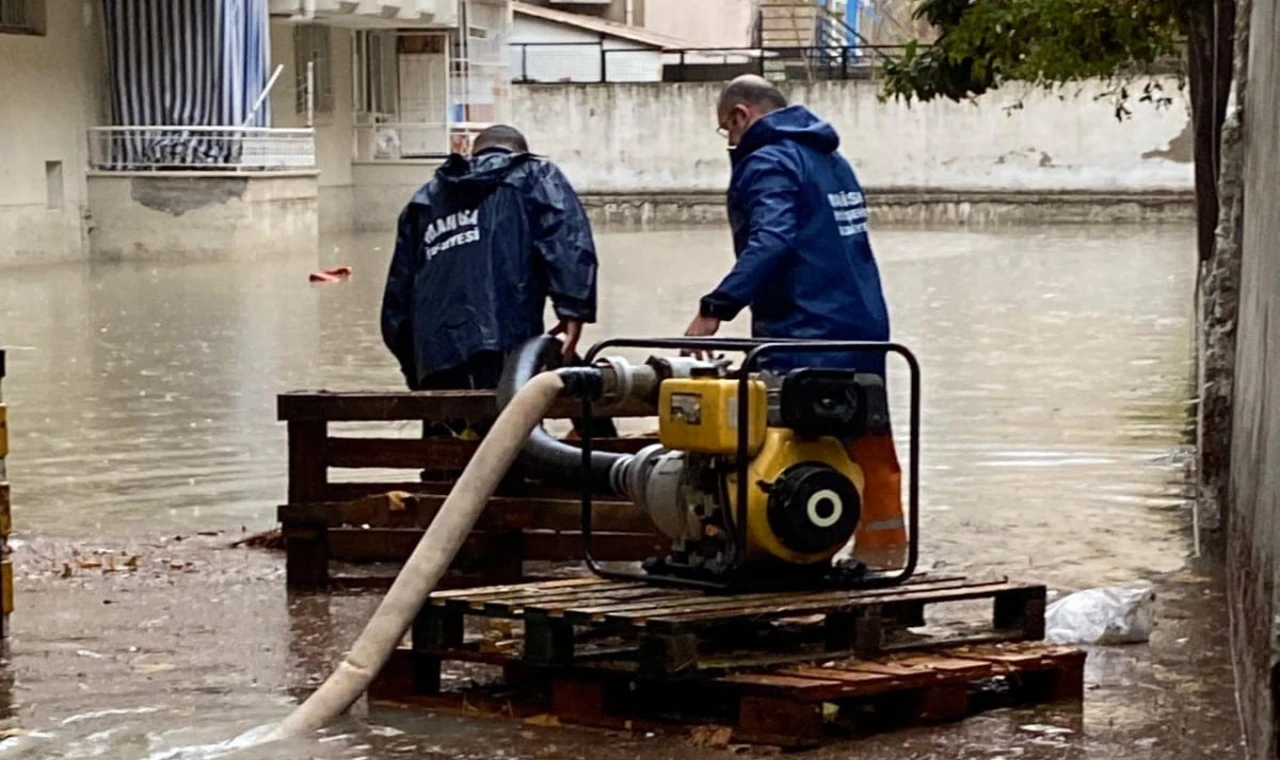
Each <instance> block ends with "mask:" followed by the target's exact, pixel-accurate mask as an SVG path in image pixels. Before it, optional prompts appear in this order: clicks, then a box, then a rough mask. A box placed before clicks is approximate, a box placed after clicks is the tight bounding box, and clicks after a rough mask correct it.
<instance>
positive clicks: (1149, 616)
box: [1044, 587, 1156, 644]
mask: <svg viewBox="0 0 1280 760" xmlns="http://www.w3.org/2000/svg"><path fill="white" fill-rule="evenodd" d="M1044 617H1045V621H1044V623H1045V638H1046V639H1048V640H1049V641H1050V642H1052V643H1054V644H1137V643H1141V642H1144V641H1146V640H1147V639H1149V638H1151V630H1152V629H1153V628H1155V625H1156V594H1155V592H1154V591H1152V590H1151V589H1149V588H1121V587H1108V588H1091V589H1089V590H1087V591H1078V592H1076V593H1074V594H1070V595H1068V596H1065V597H1063V598H1061V599H1059V600H1058V601H1056V602H1054V603H1053V604H1050V605H1049V608H1048V609H1047V610H1045V615H1044Z"/></svg>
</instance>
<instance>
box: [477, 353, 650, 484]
mask: <svg viewBox="0 0 1280 760" xmlns="http://www.w3.org/2000/svg"><path fill="white" fill-rule="evenodd" d="M562 363H563V362H562V359H561V346H560V341H558V340H556V339H555V338H553V337H551V336H550V335H541V336H538V337H537V338H532V339H530V340H528V341H526V342H525V343H524V344H523V345H521V346H520V347H519V348H517V349H516V350H514V351H512V352H511V354H510V355H509V356H507V360H506V364H505V366H503V368H502V379H501V380H499V381H498V389H497V398H498V411H502V410H503V409H505V408H506V407H507V404H509V403H510V402H511V399H513V398H515V395H516V393H518V392H519V391H520V389H521V388H523V387H524V385H525V383H527V382H529V381H530V380H531V379H533V377H534V376H535V375H537V374H538V373H539V372H542V371H544V370H550V369H556V368H558V367H559V366H560V365H561V364H562ZM630 458H631V455H630V454H614V453H610V452H607V451H592V452H591V471H590V472H589V473H587V477H589V478H590V479H591V488H592V490H593V491H595V492H596V493H599V494H608V495H620V494H621V487H620V484H618V483H615V478H614V477H613V472H614V470H615V468H617V467H618V465H619V464H620V463H621V462H623V461H625V460H628V459H630ZM520 461H521V463H522V464H524V465H525V466H527V467H529V468H530V469H532V470H533V471H534V472H536V473H537V474H539V475H542V476H544V477H546V478H548V479H549V480H554V481H556V482H560V483H566V484H577V483H579V482H581V479H582V477H583V472H582V449H580V448H578V447H577V446H574V445H572V444H569V443H565V442H564V441H561V440H559V439H558V438H556V437H555V436H553V435H551V434H550V433H548V432H547V431H546V428H544V427H543V426H541V425H539V426H538V427H536V428H534V431H533V433H532V434H531V435H530V436H529V440H528V442H527V443H525V445H524V449H523V450H522V451H521V454H520Z"/></svg>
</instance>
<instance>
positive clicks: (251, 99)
mask: <svg viewBox="0 0 1280 760" xmlns="http://www.w3.org/2000/svg"><path fill="white" fill-rule="evenodd" d="M103 10H104V20H105V26H106V37H107V40H106V42H107V45H106V47H107V64H108V71H109V73H110V77H111V116H112V122H113V124H114V126H116V127H186V128H187V129H174V130H136V131H130V130H127V129H125V130H116V132H115V135H116V139H115V141H114V142H113V144H112V145H111V146H110V147H111V164H112V166H113V167H114V168H117V169H126V168H130V167H135V166H150V167H156V166H191V165H195V166H198V165H202V164H204V165H209V164H213V165H227V164H234V163H235V161H236V158H237V156H238V154H239V137H238V136H237V134H236V133H235V132H228V133H220V132H216V131H211V130H200V129H198V128H199V127H245V126H248V127H265V126H266V125H267V124H269V123H270V114H269V113H268V105H267V102H266V101H265V100H264V102H263V104H262V105H261V106H260V107H259V108H258V109H257V110H256V111H254V110H253V108H254V105H255V103H256V102H257V100H258V97H259V96H260V95H261V94H262V91H263V89H264V88H265V87H266V85H267V78H268V74H267V66H268V62H269V59H270V37H269V33H270V32H269V29H270V27H269V20H268V15H267V13H268V11H267V0H103Z"/></svg>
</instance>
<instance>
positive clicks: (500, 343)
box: [382, 125, 596, 433]
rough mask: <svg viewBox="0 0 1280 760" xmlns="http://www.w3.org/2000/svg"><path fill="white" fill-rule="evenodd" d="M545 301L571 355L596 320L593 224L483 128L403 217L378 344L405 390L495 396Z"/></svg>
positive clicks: (529, 160) (551, 169)
mask: <svg viewBox="0 0 1280 760" xmlns="http://www.w3.org/2000/svg"><path fill="white" fill-rule="evenodd" d="M548 297H550V298H551V304H552V307H553V308H554V310H555V313H556V316H557V317H558V318H559V324H557V325H556V326H555V327H554V328H553V329H552V331H551V332H552V334H563V335H564V354H565V356H566V357H569V356H572V355H573V353H574V349H575V348H576V346H577V343H578V339H579V337H580V336H581V334H582V326H583V325H584V324H586V323H591V322H594V321H595V318H596V251H595V241H594V239H593V237H592V234H591V225H590V223H589V222H588V220H587V216H586V213H585V212H584V211H583V208H582V205H581V203H580V202H579V201H578V196H577V194H576V193H575V192H574V190H573V188H572V187H571V186H570V184H569V181H568V179H566V178H565V176H564V174H563V173H561V171H560V169H559V168H557V167H556V166H555V164H553V163H551V162H550V161H547V160H546V159H543V158H540V157H537V156H534V155H531V154H530V153H529V147H528V144H527V143H526V142H525V138H524V136H523V135H522V134H520V132H519V131H517V130H516V129H514V128H512V127H508V126H501V125H500V126H494V127H490V128H488V129H486V130H484V131H483V132H481V133H480V134H478V135H477V136H476V138H475V142H474V143H473V147H472V154H471V156H470V157H465V156H462V155H458V154H454V155H451V156H449V158H448V159H447V160H446V161H445V163H444V165H443V166H441V167H440V168H439V169H438V170H437V171H436V174H435V178H434V179H432V180H431V181H430V182H428V183H427V184H426V185H425V186H423V187H422V189H420V190H419V191H418V192H417V193H416V194H415V195H414V196H413V199H412V200H411V201H410V202H409V204H408V206H406V207H405V209H404V211H403V213H401V215H400V222H399V229H398V233H397V237H396V248H395V253H394V255H393V256H392V260H391V270H390V272H389V274H388V275H387V285H386V291H385V293H384V295H383V301H382V338H383V340H384V342H385V343H386V344H387V347H388V348H390V349H391V352H392V353H393V354H394V355H395V357H396V359H397V360H398V361H399V363H400V370H401V372H402V373H403V374H404V377H405V381H406V382H407V383H408V386H409V388H410V389H413V390H452V389H477V388H495V387H497V384H498V379H499V377H500V376H501V374H502V363H503V358H504V356H505V355H506V353H507V352H509V351H510V350H512V349H514V348H515V347H517V346H518V345H520V344H521V343H523V342H525V341H526V340H528V339H530V338H533V337H535V336H537V335H540V334H542V333H543V332H544V330H545V326H544V323H543V310H544V308H545V306H546V300H547V298H548ZM459 424H460V423H456V422H455V423H450V424H449V426H448V427H449V428H451V429H452V430H453V432H455V433H457V432H459V429H458V428H459ZM443 432H446V433H447V432H448V431H443Z"/></svg>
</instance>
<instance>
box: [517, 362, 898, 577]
mask: <svg viewBox="0 0 1280 760" xmlns="http://www.w3.org/2000/svg"><path fill="white" fill-rule="evenodd" d="M611 346H628V347H658V348H679V349H684V350H702V349H710V348H711V347H712V346H715V347H716V348H719V347H721V346H725V347H728V348H729V349H730V350H734V349H736V350H739V351H745V352H747V354H748V356H747V359H745V360H744V361H743V364H744V365H745V366H743V367H738V368H736V369H735V368H732V367H731V366H730V364H729V362H727V361H723V360H721V361H702V360H699V359H694V358H690V357H687V356H676V357H673V356H655V357H652V358H650V359H649V360H648V361H646V362H645V363H644V364H642V365H635V364H631V363H629V362H628V361H626V360H624V359H622V358H617V357H608V358H600V359H598V360H595V359H594V356H595V355H596V354H597V353H599V351H601V350H602V349H603V348H605V347H611ZM823 346H826V347H827V348H828V349H832V350H836V349H844V350H868V349H869V348H876V347H880V348H879V350H882V351H895V352H898V353H902V354H903V355H904V356H906V357H908V364H909V365H910V366H911V369H912V424H911V429H912V445H913V447H914V446H915V445H916V444H915V430H916V425H917V423H916V413H917V411H918V394H917V391H918V379H917V377H916V375H915V371H916V367H915V363H914V357H912V356H911V355H910V353H909V352H907V351H906V349H904V348H901V347H899V346H896V345H892V344H876V345H875V346H873V345H871V344H861V343H840V344H834V343H824V344H812V343H800V342H795V343H785V344H780V343H766V342H764V341H733V340H724V339H720V340H716V341H688V340H681V339H668V340H661V341H626V340H614V341H606V342H605V343H604V344H600V345H597V346H596V347H594V348H593V349H592V351H591V353H590V354H589V355H588V358H589V359H593V360H592V362H591V364H590V365H589V366H587V367H582V368H579V369H574V370H561V373H562V374H563V373H565V372H569V373H570V375H572V376H573V377H575V378H576V379H575V381H574V382H575V383H577V384H578V385H579V386H580V388H579V391H578V395H580V396H582V397H583V398H584V399H585V400H590V401H595V402H597V403H598V404H602V405H603V406H604V407H605V412H606V413H607V410H608V406H609V405H610V404H611V403H615V402H622V401H624V400H631V401H641V402H643V403H644V404H645V405H646V406H650V407H652V408H653V409H654V410H655V413H656V415H657V418H658V443H656V444H653V445H650V446H648V447H646V448H644V449H642V450H640V451H639V452H638V453H636V454H634V455H627V454H610V453H605V452H593V451H592V450H591V446H590V434H589V433H587V434H586V435H584V436H583V440H582V443H583V446H582V448H581V449H579V448H577V447H574V446H571V445H569V444H567V443H565V442H562V441H558V440H555V439H552V438H550V436H548V435H547V434H546V432H545V431H542V430H539V431H537V432H535V435H534V436H533V438H531V439H530V443H529V445H527V446H526V448H525V454H526V456H528V457H530V458H531V459H532V460H534V462H533V464H534V465H535V466H538V467H540V468H541V469H542V470H543V471H544V472H549V473H550V472H554V473H557V474H559V475H561V476H564V477H566V478H574V479H575V480H577V481H578V482H580V483H582V484H583V534H584V542H585V544H586V546H585V554H586V559H587V562H588V564H589V565H590V566H591V567H592V569H593V570H595V571H596V572H597V573H599V574H601V575H606V576H607V575H615V576H616V575H617V574H616V573H612V574H611V573H607V572H605V571H603V570H602V569H601V568H600V567H599V566H598V565H597V564H596V563H595V562H594V560H593V559H592V557H591V552H590V535H591V500H592V497H593V494H600V493H601V492H607V493H610V494H612V495H614V496H615V497H617V496H620V497H623V498H626V499H629V500H630V501H632V502H633V503H634V504H635V505H636V506H637V507H638V508H640V509H642V510H644V511H645V512H646V513H647V514H648V515H649V516H650V518H651V519H652V520H653V524H654V526H655V527H656V528H657V529H658V530H659V531H660V532H661V533H663V534H664V535H666V536H667V537H669V538H670V539H671V551H670V553H669V554H668V555H667V556H664V557H654V558H652V559H650V560H649V561H648V562H646V563H645V570H646V572H647V576H646V577H647V578H648V579H650V580H658V579H663V580H666V581H670V582H680V581H687V582H690V583H691V584H695V585H697V584H701V585H703V586H716V585H723V586H726V587H727V586H728V585H729V584H730V582H732V583H733V584H736V585H738V586H740V585H742V584H743V583H744V581H745V583H746V584H748V585H751V586H760V585H781V586H790V585H796V584H800V585H814V584H817V583H819V582H828V581H838V582H840V583H842V584H845V583H858V582H859V581H860V579H862V578H863V577H864V574H865V568H864V567H863V566H862V565H861V564H860V563H858V562H856V561H852V560H851V561H847V562H841V563H833V561H832V560H833V558H834V557H835V556H836V555H837V554H838V553H839V552H840V550H841V549H842V548H844V547H845V546H846V545H848V544H849V542H850V541H851V540H852V539H853V536H854V533H855V531H856V530H857V527H858V523H859V520H860V518H861V516H862V498H863V488H864V482H865V479H864V475H863V470H862V468H861V467H860V466H859V464H858V463H857V462H856V461H854V460H853V459H851V457H850V454H849V450H850V449H849V444H850V443H852V442H853V441H854V440H856V439H858V438H861V437H863V436H878V435H887V434H888V433H889V413H888V399H887V396H886V393H885V384H884V380H883V378H882V377H881V376H879V375H876V374H869V373H861V372H855V371H852V370H832V369H814V368H805V369H796V370H792V371H789V372H786V373H782V374H779V373H776V372H770V371H758V370H754V371H753V366H752V359H753V358H754V357H755V355H757V354H761V353H767V352H769V351H776V350H780V349H783V348H785V349H787V350H811V349H816V348H822V347H823ZM801 347H803V348H801ZM554 350H555V347H554V346H552V345H550V344H546V345H542V346H541V347H540V348H539V352H540V356H541V357H542V359H537V358H533V357H534V354H535V352H534V351H533V349H530V351H529V352H528V355H527V356H525V357H523V359H522V358H521V357H517V358H516V361H515V362H513V363H512V365H511V366H512V367H513V368H514V369H513V370H512V371H513V372H514V375H513V376H512V377H511V378H507V379H505V380H504V385H505V386H508V387H515V386H516V385H518V384H519V383H520V382H521V380H520V378H521V377H522V376H531V375H532V373H533V372H534V371H535V368H536V367H539V366H541V364H542V362H543V360H545V358H546V357H547V356H549V355H551V354H552V353H553V352H554ZM567 376H568V375H566V377H567ZM507 393H509V389H508V391H507ZM503 395H504V391H503V388H502V387H500V389H499V396H500V398H501V397H502V396H503ZM583 410H584V413H585V414H588V415H589V414H590V411H589V410H590V404H588V403H584V405H583ZM587 428H589V425H588V426H584V429H587ZM911 466H912V475H913V477H912V481H911V483H912V491H911V497H910V498H911V503H910V506H911V510H912V524H913V530H912V531H911V535H910V538H911V547H910V559H909V565H908V567H907V568H905V569H904V571H903V572H901V573H899V574H897V575H893V576H884V575H881V576H879V577H878V578H876V579H873V580H872V581H869V582H880V583H897V582H901V581H902V580H905V579H906V578H907V577H909V576H910V574H911V572H912V570H913V564H914V558H915V556H916V546H917V540H918V539H917V535H916V531H915V530H914V524H915V519H914V518H915V514H914V513H915V511H916V501H915V495H914V494H915V491H914V488H915V486H914V483H915V478H914V470H915V459H914V457H913V458H912V461H911ZM630 577H632V578H633V579H634V578H635V576H630Z"/></svg>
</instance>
